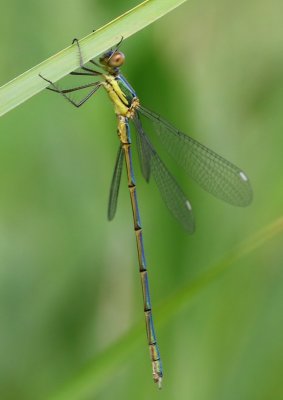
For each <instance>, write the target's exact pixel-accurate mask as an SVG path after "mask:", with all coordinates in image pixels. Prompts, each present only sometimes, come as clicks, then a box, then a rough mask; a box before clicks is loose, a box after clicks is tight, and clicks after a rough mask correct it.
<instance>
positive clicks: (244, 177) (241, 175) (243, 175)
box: [239, 171, 248, 182]
mask: <svg viewBox="0 0 283 400" xmlns="http://www.w3.org/2000/svg"><path fill="white" fill-rule="evenodd" d="M239 175H240V177H241V179H243V181H245V182H247V181H248V177H247V176H246V175H245V174H244V173H243V172H242V171H241V172H240V173H239Z"/></svg>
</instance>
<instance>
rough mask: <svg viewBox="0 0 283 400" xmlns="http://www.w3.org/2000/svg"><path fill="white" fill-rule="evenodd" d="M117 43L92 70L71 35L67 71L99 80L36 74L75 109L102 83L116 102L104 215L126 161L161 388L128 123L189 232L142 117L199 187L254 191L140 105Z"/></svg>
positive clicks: (236, 201) (147, 172) (183, 202)
mask: <svg viewBox="0 0 283 400" xmlns="http://www.w3.org/2000/svg"><path fill="white" fill-rule="evenodd" d="M121 41H122V40H121ZM121 41H120V42H119V43H118V44H117V46H116V48H115V49H114V50H112V49H111V50H110V51H107V52H106V53H104V54H103V55H102V56H101V57H100V59H99V63H98V62H96V61H95V60H90V63H91V64H92V65H94V66H95V69H93V67H91V68H90V67H86V66H85V64H84V62H83V56H82V51H81V48H80V44H79V42H78V40H77V39H74V41H73V43H76V45H77V46H78V54H79V59H80V68H81V71H80V72H71V74H73V75H86V76H97V77H99V78H101V80H99V81H97V82H91V83H88V84H85V85H82V86H78V87H74V88H71V89H64V90H61V89H59V88H58V87H57V86H56V85H55V84H54V83H53V82H51V81H50V80H48V79H47V78H46V77H43V76H42V75H40V77H41V78H43V79H44V80H45V81H47V82H48V83H49V84H50V86H49V87H48V89H49V90H52V91H54V92H58V93H60V94H61V95H63V96H64V97H65V98H66V99H67V100H68V101H69V102H70V103H71V104H73V105H74V106H76V107H81V106H82V105H83V104H84V103H85V102H86V101H87V100H88V99H89V98H90V97H91V96H92V95H93V94H94V93H95V92H96V91H97V90H98V89H99V88H101V87H103V88H104V89H105V90H106V92H107V94H108V96H109V98H110V100H111V101H112V103H113V105H114V110H115V114H116V116H117V124H118V129H117V132H118V137H119V140H120V143H119V148H118V154H117V158H116V163H115V168H114V173H113V177H112V182H111V188H110V196H109V203H108V219H109V220H112V219H113V217H114V215H115V212H116V207H117V199H118V192H119V187H120V180H121V174H122V169H123V162H124V160H125V164H126V170H127V180H128V188H129V191H130V199H131V205H132V211H133V220H134V231H135V236H136V242H137V251H138V262H139V272H140V277H141V284H142V294H143V305H144V314H145V322H146V332H147V339H148V345H149V351H150V358H151V362H152V373H153V379H154V382H156V383H157V384H158V386H159V387H161V381H162V376H163V371H162V363H161V358H160V353H159V348H158V344H157V340H156V335H155V331H154V325H153V319H152V309H151V300H150V294H149V285H148V275H147V266H146V260H145V253H144V246H143V236H142V226H141V220H140V215H139V209H138V202H137V193H136V182H135V177H134V171H133V162H132V152H131V135H130V126H129V122H130V121H132V122H133V124H134V126H135V131H136V142H137V150H138V156H139V161H140V167H141V171H142V174H143V176H144V178H145V180H146V181H149V179H150V176H151V175H152V176H153V178H154V180H155V182H156V185H157V187H158V189H159V191H160V193H161V196H162V198H163V200H164V202H165V204H166V206H167V207H168V209H169V210H170V211H171V213H172V214H173V216H174V217H175V218H176V219H177V220H178V221H179V222H180V224H181V225H182V226H183V228H184V229H185V230H186V231H187V232H188V233H192V232H193V231H194V219H193V213H192V207H191V204H190V202H189V200H188V199H187V197H186V195H185V194H184V192H183V191H182V189H181V188H180V186H179V185H178V183H177V182H176V180H175V179H174V177H173V176H172V175H171V173H170V172H169V171H168V169H167V168H166V166H165V164H164V163H163V161H162V160H161V159H160V157H159V155H158V154H157V152H156V150H155V149H154V147H153V145H152V143H151V141H150V139H149V137H148V135H147V134H146V132H145V130H144V128H143V125H142V122H141V117H146V118H147V119H148V120H150V121H151V122H152V123H153V125H154V132H155V133H156V134H157V136H158V138H159V139H160V141H161V143H162V144H163V145H164V147H165V149H166V150H167V151H168V153H169V154H170V155H171V156H172V157H173V158H175V160H176V162H177V163H178V164H179V165H180V166H181V167H183V168H184V169H185V171H186V172H187V173H188V174H189V175H190V176H191V177H192V178H193V179H194V180H195V181H197V182H198V183H199V184H200V186H201V187H202V188H203V189H205V190H207V191H208V192H210V193H212V194H213V195H214V196H216V197H218V198H220V199H222V200H224V201H226V202H228V203H231V204H233V205H236V206H247V205H248V204H250V202H251V200H252V189H251V185H250V182H249V179H248V178H247V176H246V175H245V173H244V172H243V171H242V170H241V169H239V168H238V167H236V166H235V165H234V164H232V163H230V162H229V161H227V160H225V159H224V158H222V157H221V156H219V155H218V154H216V153H214V152H213V151H212V150H210V149H208V148H207V147H205V146H204V145H202V144H200V143H199V142H198V141H196V140H195V139H192V138H191V137H189V136H187V135H185V134H184V133H182V132H180V131H179V130H178V129H176V128H174V127H173V126H172V125H171V124H170V123H169V122H167V121H166V120H165V119H163V118H161V117H160V116H159V115H158V114H155V113H154V112H152V111H149V110H148V109H147V108H145V107H144V106H142V105H141V104H140V101H139V99H138V97H137V95H136V92H135V91H134V89H133V88H132V86H131V85H130V84H129V83H128V82H127V80H126V79H125V78H124V76H123V75H122V74H121V73H120V67H121V66H122V65H123V63H124V61H125V56H124V54H123V53H122V52H121V51H119V45H120V43H121ZM97 67H99V68H101V69H102V72H100V71H97ZM86 88H91V91H90V92H89V93H88V94H87V96H85V97H84V98H83V99H82V100H80V101H79V102H76V101H74V100H73V99H72V98H70V97H69V95H68V93H71V92H74V91H77V90H81V89H86Z"/></svg>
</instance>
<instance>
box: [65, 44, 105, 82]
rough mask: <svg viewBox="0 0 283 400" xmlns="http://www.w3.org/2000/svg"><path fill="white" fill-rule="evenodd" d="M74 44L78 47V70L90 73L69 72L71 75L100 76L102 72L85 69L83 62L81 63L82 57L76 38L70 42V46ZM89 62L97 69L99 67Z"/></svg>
mask: <svg viewBox="0 0 283 400" xmlns="http://www.w3.org/2000/svg"><path fill="white" fill-rule="evenodd" d="M74 43H76V44H77V46H78V51H79V59H80V68H81V69H83V70H84V71H87V72H90V73H89V74H86V73H83V72H71V73H70V74H71V75H102V72H99V71H95V70H94V69H91V68H87V67H85V66H84V62H83V55H82V50H81V46H80V43H79V41H78V39H77V38H74V39H73V41H72V44H74ZM90 62H92V64H94V65H96V66H97V67H99V65H97V64H95V62H94V61H92V60H90Z"/></svg>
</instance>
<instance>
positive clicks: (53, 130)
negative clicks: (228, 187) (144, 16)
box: [0, 0, 283, 400]
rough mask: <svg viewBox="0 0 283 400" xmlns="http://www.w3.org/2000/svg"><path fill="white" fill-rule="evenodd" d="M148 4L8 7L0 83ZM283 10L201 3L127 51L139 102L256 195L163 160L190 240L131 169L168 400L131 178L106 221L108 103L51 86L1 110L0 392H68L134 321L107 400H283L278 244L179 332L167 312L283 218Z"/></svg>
mask: <svg viewBox="0 0 283 400" xmlns="http://www.w3.org/2000/svg"><path fill="white" fill-rule="evenodd" d="M138 3H139V1H136V0H127V1H125V0H121V1H119V2H116V1H113V0H105V1H104V2H99V1H95V0H83V1H81V2H79V3H78V2H75V1H66V0H62V1H61V2H57V1H55V0H50V1H49V2H35V1H34V0H26V1H25V2H20V1H19V0H11V1H10V2H9V4H8V3H7V4H6V5H5V4H3V5H2V12H1V15H0V35H1V38H2V39H1V54H2V58H1V64H0V77H1V78H0V79H1V84H4V83H5V82H7V81H9V80H11V79H12V78H14V77H15V76H18V75H19V74H20V73H22V72H23V71H25V70H27V69H29V68H31V67H32V66H33V65H37V64H38V63H39V62H40V61H41V60H44V59H46V57H48V56H51V55H52V54H55V53H56V52H58V51H59V50H60V49H62V48H64V47H66V45H68V44H69V43H70V42H71V40H72V38H73V37H79V38H80V37H84V36H85V35H87V34H88V33H89V32H92V30H93V29H95V28H98V27H99V26H103V25H105V24H106V23H107V22H108V21H110V20H112V19H114V18H115V17H117V15H121V14H122V13H123V12H126V11H127V10H128V9H129V8H131V7H134V6H136V5H137V4H138ZM281 15H282V3H281V2H279V1H278V0H272V1H271V2H269V3H267V2H264V1H262V0H260V1H258V0H249V1H243V0H242V1H240V2H237V3H234V2H231V1H225V2H224V1H223V0H216V1H214V2H213V3H212V2H209V1H208V0H204V1H202V2H193V1H190V2H187V3H186V4H184V5H183V6H182V7H180V8H178V9H176V10H175V11H174V12H172V13H169V14H168V15H167V16H165V17H164V18H162V19H160V20H159V21H157V22H156V23H155V24H152V25H150V26H149V27H148V28H147V29H144V30H142V31H141V32H139V33H138V34H136V35H134V36H132V37H130V38H128V39H127V40H126V41H125V42H124V43H123V52H124V53H125V54H126V56H127V60H126V61H127V62H126V63H125V67H124V68H123V72H124V74H125V76H126V77H127V79H128V80H129V82H130V83H131V84H132V85H133V86H134V87H135V89H136V91H137V93H138V94H139V97H140V99H141V101H142V102H143V104H145V106H148V107H149V108H152V109H153V110H154V111H156V112H159V113H161V115H164V116H166V117H167V118H168V119H169V120H171V121H172V122H173V123H174V124H175V125H177V126H178V127H180V129H182V130H183V131H184V132H187V133H188V134H191V135H192V136H193V137H195V138H197V139H198V140H200V141H201V142H203V143H204V144H206V145H208V146H210V147H211V148H213V149H214V150H216V151H217V152H219V153H220V154H222V155H223V156H224V157H226V158H227V159H229V160H231V161H232V162H234V163H236V164H237V165H239V166H240V167H242V168H243V169H244V170H245V171H246V172H247V174H248V175H249V177H250V179H251V182H252V185H253V190H254V202H253V204H252V205H251V206H250V207H248V208H246V209H237V208H233V207H230V206H229V205H227V204H224V203H222V202H220V201H217V200H216V199H214V198H212V197H211V196H209V195H207V194H206V193H204V192H203V191H201V190H200V189H199V188H197V187H196V186H195V185H194V184H193V183H192V182H190V181H188V180H187V177H186V176H184V175H183V174H182V171H180V170H178V169H176V168H175V166H174V165H173V164H171V163H168V166H169V168H170V170H171V171H172V172H173V173H174V175H175V176H176V178H177V180H178V182H179V183H180V184H181V185H182V186H183V187H184V190H185V192H186V193H187V194H188V195H189V198H190V200H191V203H192V205H193V209H194V213H195V218H196V233H195V235H193V236H191V237H187V236H186V235H185V233H184V232H183V231H182V230H181V228H180V227H179V226H178V225H177V224H176V223H175V221H174V220H173V219H172V218H171V217H170V215H169V214H168V212H167V210H166V208H165V207H164V205H163V204H162V201H161V199H160V196H159V194H158V192H157V190H156V188H155V187H154V185H146V184H145V183H144V182H143V180H142V178H141V176H140V173H139V171H138V165H137V164H136V168H135V169H136V172H137V184H138V195H139V200H140V206H141V216H142V222H143V226H144V235H145V248H146V253H147V258H148V265H149V274H150V284H151V293H152V302H153V308H154V317H155V321H156V324H157V327H158V330H157V336H158V340H159V343H160V349H161V352H162V357H163V363H164V370H165V379H164V390H163V391H162V392H161V393H160V392H158V391H157V390H156V387H155V386H154V384H153V383H152V379H151V371H150V364H149V359H148V353H147V346H146V340H145V333H144V332H143V315H142V301H141V295H140V282H139V279H138V272H137V268H136V264H137V260H136V248H135V242H134V237H133V233H132V222H131V210H130V202H129V198H128V193H127V188H126V181H125V176H123V182H122V187H121V193H120V198H119V204H118V213H117V216H116V218H115V221H113V222H112V223H111V224H110V223H107V221H106V205H107V197H108V189H109V185H110V180H111V175H112V169H113V166H114V159H115V155H116V151H117V147H118V140H117V137H116V121H115V116H114V115H113V110H112V108H111V105H110V104H108V101H107V99H106V96H105V95H104V94H103V93H102V94H98V95H97V96H96V98H95V99H93V101H91V102H89V103H88V104H86V106H85V107H83V109H80V110H74V109H73V108H72V107H70V106H69V104H67V103H66V102H64V99H61V98H60V96H56V95H53V96H52V93H48V92H47V91H46V92H44V93H42V94H41V95H39V96H34V97H33V98H31V99H30V100H29V101H27V102H25V103H24V104H22V105H21V107H18V108H16V109H15V110H13V111H12V112H10V113H8V114H6V115H5V116H3V117H2V118H1V120H0V122H1V125H0V126H1V134H0V193H1V194H0V238H1V240H0V321H1V323H0V354H1V357H0V398H1V399H5V400H6V399H7V400H14V399H15V400H18V399H21V400H25V399H27V400H33V399H35V400H38V399H43V398H44V399H46V397H47V396H48V395H49V393H57V391H58V390H59V389H60V388H62V387H64V385H65V384H66V382H69V383H70V381H71V382H72V379H73V377H77V374H78V371H81V370H83V368H84V367H85V366H87V365H89V363H90V362H91V361H92V360H93V361H94V363H95V362H96V360H98V361H97V362H99V359H100V358H99V355H103V354H105V353H104V352H105V351H107V349H109V351H112V350H113V349H112V347H111V346H112V345H113V343H117V341H119V338H123V337H124V335H126V334H127V332H129V330H130V329H131V327H132V326H137V325H136V324H138V326H140V329H141V331H140V334H139V335H140V336H139V335H138V336H137V339H136V340H137V344H136V345H135V347H134V348H129V351H130V357H128V356H127V354H125V359H124V361H123V362H121V363H120V364H119V368H116V364H115V363H116V360H115V353H114V352H110V353H109V357H110V358H111V357H113V359H111V361H112V362H113V369H112V370H113V371H114V372H113V374H111V376H110V377H109V376H104V374H103V373H102V375H101V379H102V380H104V381H105V379H106V380H107V384H106V385H104V386H99V387H97V391H96V394H95V396H94V397H95V398H96V399H99V400H102V399H112V398H115V399H124V398H125V397H126V398H135V399H137V400H139V399H145V398H150V399H154V398H155V397H157V396H160V395H162V397H163V398H164V399H172V398H176V396H177V397H178V399H181V400H182V399H186V400H187V399H188V398H191V399H194V400H207V399H209V400H214V399H215V400H222V399H223V400H224V399H225V400H226V399H229V400H236V399H237V400H238V399H241V400H267V399H268V400H269V399H280V398H282V397H283V388H282V372H283V357H282V354H283V348H282V346H283V345H282V332H283V321H282V305H283V290H282V289H283V288H282V282H283V269H282V259H283V250H282V236H281V235H278V236H276V237H274V238H273V240H269V241H268V242H266V243H265V245H264V246H261V247H257V248H256V249H255V250H254V251H253V252H251V253H249V254H247V255H246V256H245V257H244V258H241V260H235V261H234V264H233V268H229V269H228V271H227V273H225V274H224V275H223V276H221V279H217V280H213V281H211V282H210V283H209V284H208V285H207V286H206V287H205V288H204V289H203V290H202V291H201V292H200V294H199V295H198V296H194V297H193V298H192V301H190V302H188V303H187V302H186V301H185V302H186V304H189V305H190V306H189V307H184V308H182V310H180V311H179V312H177V313H175V314H174V315H172V316H171V317H170V321H168V323H166V324H163V316H162V313H161V312H160V309H159V307H156V304H164V303H163V302H164V299H165V302H166V299H168V298H170V296H171V294H172V295H174V294H175V293H178V292H179V290H180V291H182V288H183V285H184V283H185V282H193V280H194V279H195V277H197V276H206V274H209V273H210V271H211V268H212V266H215V265H217V263H218V262H219V260H221V259H223V258H224V256H225V254H229V253H230V252H231V251H232V250H233V249H235V248H237V245H238V244H240V243H242V242H245V240H246V238H248V237H250V236H251V235H252V233H253V232H257V231H259V230H260V229H261V228H262V227H264V226H269V224H270V223H271V221H274V220H277V219H278V218H279V217H281V216H282V198H283V189H282V188H283V178H282V148H283V136H282V129H283V115H282V112H281V109H282V106H283V80H282V73H281V71H282V67H283V65H282V64H283V58H282V54H283V52H282V50H283V49H282V47H283V43H282V37H283V36H282V33H283V32H282V30H283V27H282V21H281ZM11 21H12V22H13V24H11ZM11 25H12V27H13V29H11ZM66 79H67V78H66ZM69 79H70V81H69V83H70V82H72V80H71V77H70V78H69ZM70 84H72V83H70ZM158 150H161V149H160V148H159V147H158ZM160 155H161V156H162V158H164V160H166V161H171V160H169V159H167V158H166V155H165V154H163V153H162V152H160ZM123 188H124V190H123ZM164 315H165V314H164ZM125 340H127V339H125ZM127 345H128V346H130V345H131V340H130V339H129V342H128V343H127ZM121 350H123V347H122V348H121ZM121 353H122V351H121ZM122 356H124V353H123V354H122ZM126 357H128V358H126ZM107 362H108V361H107ZM109 365H110V364H109ZM111 368H112V367H111ZM74 384H75V381H74ZM90 398H93V396H92V395H86V396H85V399H90Z"/></svg>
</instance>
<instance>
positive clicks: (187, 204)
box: [185, 200, 192, 211]
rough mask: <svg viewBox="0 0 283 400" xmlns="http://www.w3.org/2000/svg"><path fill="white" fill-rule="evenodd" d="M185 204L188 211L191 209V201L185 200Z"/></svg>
mask: <svg viewBox="0 0 283 400" xmlns="http://www.w3.org/2000/svg"><path fill="white" fill-rule="evenodd" d="M185 204H186V207H187V209H188V210H189V211H192V206H191V203H190V202H189V200H186V201H185Z"/></svg>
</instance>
